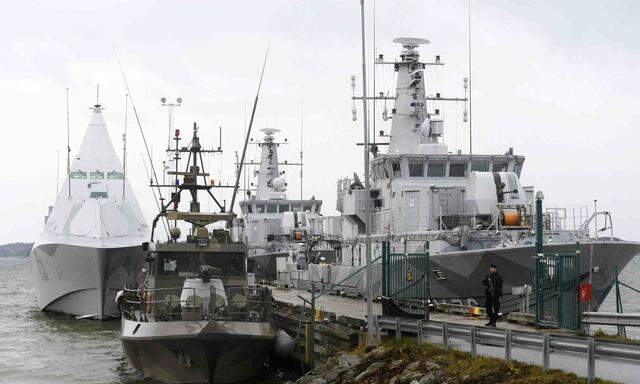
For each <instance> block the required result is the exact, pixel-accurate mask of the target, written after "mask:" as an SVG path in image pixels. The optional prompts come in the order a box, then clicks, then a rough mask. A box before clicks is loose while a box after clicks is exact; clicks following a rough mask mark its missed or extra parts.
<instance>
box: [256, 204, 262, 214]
mask: <svg viewBox="0 0 640 384" xmlns="http://www.w3.org/2000/svg"><path fill="white" fill-rule="evenodd" d="M256 213H264V204H256Z"/></svg>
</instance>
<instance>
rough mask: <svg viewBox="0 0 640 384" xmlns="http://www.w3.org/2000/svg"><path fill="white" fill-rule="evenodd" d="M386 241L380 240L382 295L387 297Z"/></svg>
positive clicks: (387, 267)
mask: <svg viewBox="0 0 640 384" xmlns="http://www.w3.org/2000/svg"><path fill="white" fill-rule="evenodd" d="M387 263H388V260H387V242H386V241H383V242H382V296H383V297H388V292H387V274H388V273H389V270H388V269H389V266H388V265H387Z"/></svg>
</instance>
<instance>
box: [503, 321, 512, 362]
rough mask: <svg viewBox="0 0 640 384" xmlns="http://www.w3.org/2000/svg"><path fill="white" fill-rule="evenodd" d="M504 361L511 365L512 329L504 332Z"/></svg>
mask: <svg viewBox="0 0 640 384" xmlns="http://www.w3.org/2000/svg"><path fill="white" fill-rule="evenodd" d="M504 361H505V363H507V364H509V362H510V361H511V329H510V328H507V329H505V330H504Z"/></svg>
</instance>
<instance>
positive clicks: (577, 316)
mask: <svg viewBox="0 0 640 384" xmlns="http://www.w3.org/2000/svg"><path fill="white" fill-rule="evenodd" d="M580 253H581V251H580V242H579V241H576V267H575V279H576V285H578V284H580ZM576 290H577V292H576V294H575V298H576V299H575V300H576V314H575V319H576V322H575V329H576V330H580V329H581V328H582V311H581V310H580V289H579V287H576Z"/></svg>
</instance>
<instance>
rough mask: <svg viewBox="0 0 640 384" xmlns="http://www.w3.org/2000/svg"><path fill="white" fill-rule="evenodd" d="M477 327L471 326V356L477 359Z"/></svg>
mask: <svg viewBox="0 0 640 384" xmlns="http://www.w3.org/2000/svg"><path fill="white" fill-rule="evenodd" d="M476 340H477V336H476V326H475V325H472V326H471V356H473V357H476V356H477V355H478V350H477V345H476Z"/></svg>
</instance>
